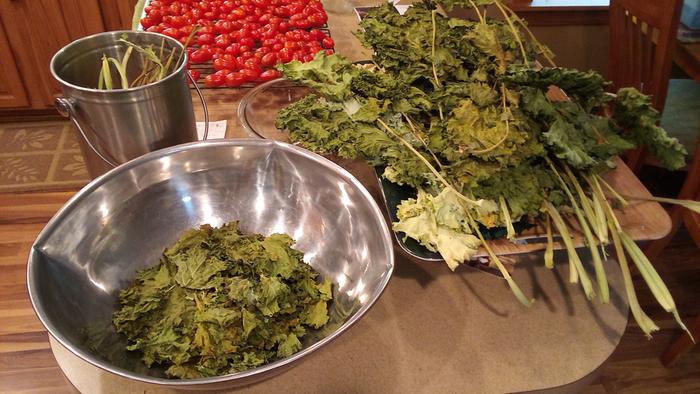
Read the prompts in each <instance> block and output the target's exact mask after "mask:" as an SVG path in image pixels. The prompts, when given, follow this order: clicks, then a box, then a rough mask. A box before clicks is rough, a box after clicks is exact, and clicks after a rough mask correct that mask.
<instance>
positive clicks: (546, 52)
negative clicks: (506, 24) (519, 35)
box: [501, 4, 557, 67]
mask: <svg viewBox="0 0 700 394" xmlns="http://www.w3.org/2000/svg"><path fill="white" fill-rule="evenodd" d="M501 6H502V7H503V8H504V9H506V10H507V11H508V12H509V13H510V14H511V16H512V17H513V19H515V21H516V22H518V24H519V25H520V27H522V28H523V29H524V30H525V31H526V32H527V34H528V35H529V36H530V40H532V42H534V43H535V45H537V46H538V47H539V48H540V52H541V53H542V56H544V58H545V59H546V60H547V61H548V62H549V64H550V65H551V66H552V67H556V66H557V65H556V63H554V60H552V57H551V56H549V53H550V51H549V48H547V47H546V46H544V45H543V44H542V43H541V42H540V41H539V40H538V39H537V37H535V34H534V33H533V32H532V30H530V28H529V27H528V26H527V24H525V22H523V21H522V19H520V17H519V16H518V15H517V14H516V13H515V11H513V10H512V9H510V8H509V7H508V6H507V5H505V4H501Z"/></svg>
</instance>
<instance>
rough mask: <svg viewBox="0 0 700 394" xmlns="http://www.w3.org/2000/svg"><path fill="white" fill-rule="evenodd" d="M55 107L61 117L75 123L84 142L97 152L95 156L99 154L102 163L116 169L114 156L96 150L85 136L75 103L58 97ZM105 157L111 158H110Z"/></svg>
mask: <svg viewBox="0 0 700 394" xmlns="http://www.w3.org/2000/svg"><path fill="white" fill-rule="evenodd" d="M55 105H56V109H57V110H58V112H59V113H60V114H61V115H63V116H66V117H68V118H69V119H70V120H71V121H73V124H74V125H75V127H76V128H77V129H78V132H79V133H80V135H81V136H82V137H83V140H85V142H86V143H87V144H88V146H89V147H90V149H92V151H93V152H95V154H97V156H99V158H100V159H102V161H104V162H105V163H107V164H109V165H110V166H111V167H116V166H117V165H116V164H115V162H116V160H114V159H113V158H112V155H110V154H106V155H105V154H102V152H100V151H99V150H98V149H97V148H95V146H94V145H93V144H92V141H90V138H88V136H87V134H85V131H83V128H82V127H81V126H80V122H78V118H77V115H76V112H75V101H74V100H72V99H67V98H65V97H57V98H56V103H55ZM105 156H109V158H107V157H105Z"/></svg>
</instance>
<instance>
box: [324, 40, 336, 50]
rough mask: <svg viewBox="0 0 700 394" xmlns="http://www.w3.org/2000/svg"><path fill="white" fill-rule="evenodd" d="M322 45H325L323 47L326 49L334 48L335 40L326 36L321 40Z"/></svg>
mask: <svg viewBox="0 0 700 394" xmlns="http://www.w3.org/2000/svg"><path fill="white" fill-rule="evenodd" d="M321 45H323V47H324V48H326V49H333V47H334V46H335V42H334V41H333V39H332V38H330V37H326V38H324V39H323V40H322V41H321Z"/></svg>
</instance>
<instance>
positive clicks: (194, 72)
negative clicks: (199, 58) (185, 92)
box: [189, 70, 201, 81]
mask: <svg viewBox="0 0 700 394" xmlns="http://www.w3.org/2000/svg"><path fill="white" fill-rule="evenodd" d="M189 72H190V75H191V76H192V79H194V80H195V81H198V80H199V77H201V73H200V72H199V71H197V70H190V71H189Z"/></svg>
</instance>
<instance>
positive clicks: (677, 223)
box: [644, 206, 685, 262]
mask: <svg viewBox="0 0 700 394" xmlns="http://www.w3.org/2000/svg"><path fill="white" fill-rule="evenodd" d="M684 209H685V208H683V207H680V206H673V207H672V208H671V210H670V212H669V213H668V214H669V216H671V232H670V233H668V235H667V236H665V237H663V238H661V239H657V240H655V241H651V242H649V244H648V245H647V247H646V248H645V249H644V254H645V255H646V256H647V257H648V258H649V260H651V261H652V262H653V261H654V260H656V259H657V258H658V257H659V256H661V252H663V251H664V249H666V247H667V246H668V244H669V243H671V240H672V239H673V237H674V236H675V235H676V233H677V232H678V229H679V228H680V227H681V225H682V224H683V210H684Z"/></svg>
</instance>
